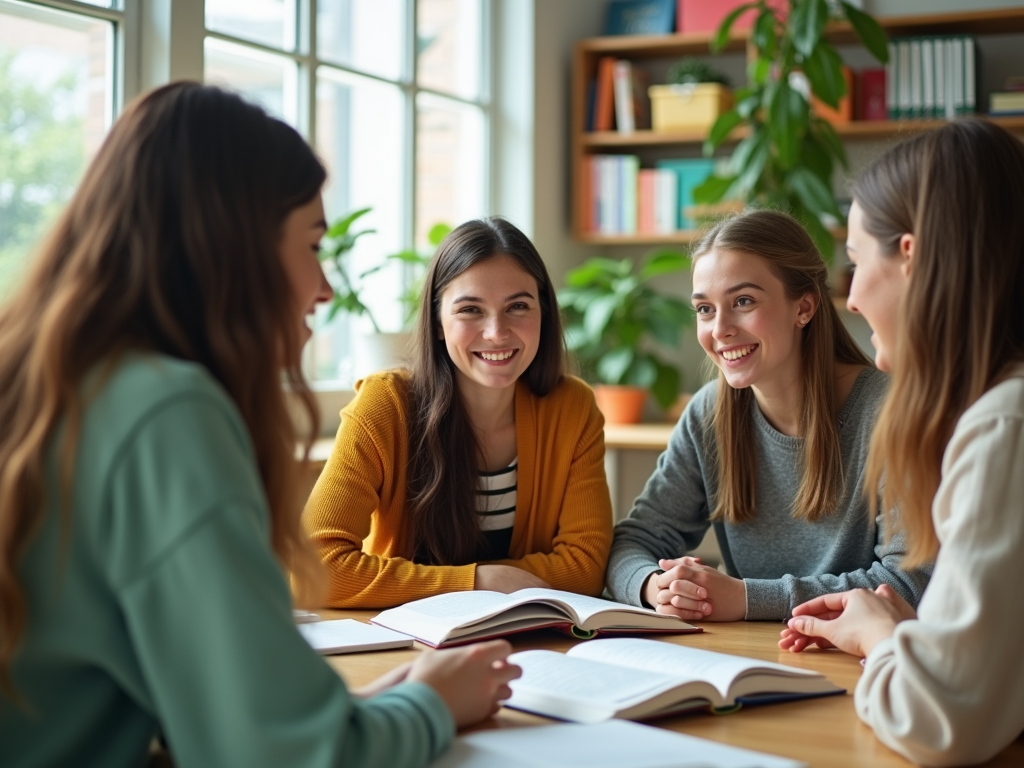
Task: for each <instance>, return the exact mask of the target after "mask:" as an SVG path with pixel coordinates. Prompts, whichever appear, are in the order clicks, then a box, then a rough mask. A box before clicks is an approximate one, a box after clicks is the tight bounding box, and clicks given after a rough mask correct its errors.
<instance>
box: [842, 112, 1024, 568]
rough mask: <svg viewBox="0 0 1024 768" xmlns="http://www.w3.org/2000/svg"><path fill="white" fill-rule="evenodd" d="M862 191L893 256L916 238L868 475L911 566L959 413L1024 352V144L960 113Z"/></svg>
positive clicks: (925, 555)
mask: <svg viewBox="0 0 1024 768" xmlns="http://www.w3.org/2000/svg"><path fill="white" fill-rule="evenodd" d="M853 198H854V200H856V201H857V203H858V204H859V205H860V207H861V209H862V210H863V211H864V229H865V230H866V231H867V233H868V234H869V235H871V236H872V237H874V238H875V239H876V240H878V241H879V243H880V245H881V248H882V252H883V255H884V256H887V257H890V258H892V257H895V256H896V254H897V253H898V251H899V241H900V238H901V237H902V236H903V235H904V234H908V233H909V234H913V235H914V237H915V242H914V252H913V259H912V262H911V267H910V281H909V283H908V285H907V288H906V293H905V294H904V296H903V300H902V302H901V304H900V309H899V313H900V318H899V322H898V324H897V330H896V340H895V349H894V350H893V354H892V386H891V387H890V388H889V393H888V395H887V397H886V401H885V405H884V406H883V407H882V411H881V413H880V414H879V416H878V422H877V423H876V425H875V431H874V433H873V435H872V439H871V450H870V453H869V454H868V463H867V471H866V474H865V481H866V488H867V489H868V490H869V491H870V489H876V488H878V486H879V482H880V481H881V480H882V479H883V477H884V480H885V483H884V488H883V493H882V500H883V503H884V505H885V508H886V509H888V510H893V509H898V510H899V517H898V519H896V520H894V521H892V522H893V523H894V525H895V526H900V527H902V528H903V529H904V530H905V531H906V534H907V546H908V550H907V556H906V557H905V558H904V560H903V565H904V567H912V566H915V565H920V564H921V563H925V562H928V561H930V560H932V559H933V558H934V557H935V555H936V554H937V553H938V550H939V540H938V537H937V536H936V534H935V528H934V527H933V524H932V515H931V506H932V500H933V498H934V496H935V493H936V491H937V490H938V487H939V482H940V480H941V479H942V456H943V454H944V453H945V450H946V444H947V443H948V442H949V439H950V437H952V435H953V430H954V429H955V427H956V423H957V421H958V420H959V418H960V416H961V415H962V414H963V412H964V411H965V410H967V409H968V408H969V407H970V406H971V404H972V403H974V402H975V401H976V400H977V399H978V398H979V397H981V396H982V395H983V394H984V393H985V392H986V391H987V390H988V389H990V388H991V387H992V386H993V385H994V384H996V383H997V382H998V380H999V379H1000V377H1001V376H1003V375H1004V374H1005V372H1006V369H1007V368H1008V367H1009V366H1012V365H1016V364H1018V363H1020V362H1021V361H1024V312H1022V311H1021V300H1022V298H1024V147H1022V146H1021V143H1020V141H1019V140H1018V139H1017V138H1016V137H1015V136H1013V135H1012V134H1011V133H1009V132H1008V131H1006V130H1005V129H1003V128H1000V127H999V126H997V125H993V124H992V123H988V122H985V121H982V120H958V121H956V122H952V123H950V124H948V125H946V126H944V127H943V128H940V129H939V130H937V131H933V132H931V133H926V134H922V135H920V136H917V137H914V138H912V139H908V140H907V141H906V142H904V143H902V144H899V145H897V146H896V147H894V148H893V149H891V150H889V151H888V152H887V153H886V154H884V155H883V156H882V157H880V158H878V160H876V161H875V162H874V163H872V164H871V166H869V167H868V169H867V170H865V171H864V173H863V174H862V175H861V177H860V178H859V179H858V180H857V182H856V183H855V184H854V185H853ZM894 311H895V310H894ZM868 496H869V498H870V499H871V503H872V507H873V508H874V507H875V506H876V505H877V498H876V494H875V492H873V491H872V492H869V493H868Z"/></svg>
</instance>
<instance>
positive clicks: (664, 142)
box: [571, 7, 1024, 246]
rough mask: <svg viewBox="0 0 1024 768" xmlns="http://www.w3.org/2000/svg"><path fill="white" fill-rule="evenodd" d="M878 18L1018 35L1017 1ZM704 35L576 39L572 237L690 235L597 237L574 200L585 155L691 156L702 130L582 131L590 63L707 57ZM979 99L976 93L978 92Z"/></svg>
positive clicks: (898, 25) (1019, 124)
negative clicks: (1014, 4)
mask: <svg viewBox="0 0 1024 768" xmlns="http://www.w3.org/2000/svg"><path fill="white" fill-rule="evenodd" d="M878 22H879V23H880V24H881V25H882V28H883V29H884V30H885V31H886V33H887V34H888V35H889V36H890V37H905V36H911V35H945V34H959V33H969V34H973V35H975V36H978V37H983V36H986V35H1005V34H1022V33H1024V7H1018V8H999V9H993V10H984V11H965V12H958V13H936V14H921V15H914V16H893V17H885V18H879V19H878ZM827 36H828V38H829V40H830V41H832V42H833V43H834V44H836V45H854V44H857V42H858V41H857V39H856V36H855V35H854V33H853V30H852V29H851V27H850V25H849V24H847V23H841V24H833V25H831V26H830V27H829V29H828V31H827ZM710 40H711V34H710V33H707V34H704V33H701V34H675V35H659V36H631V35H620V36H616V37H596V38H589V39H585V40H581V41H579V42H578V43H577V44H576V47H575V50H574V54H573V66H572V103H571V110H572V141H571V157H572V179H573V184H572V190H573V205H572V232H573V238H574V239H575V240H577V241H578V242H581V243H586V244H589V245H608V246H628V245H659V244H672V245H685V244H688V243H690V242H692V240H693V238H694V236H695V233H694V232H690V231H679V232H673V233H671V234H655V233H643V234H638V235H602V234H600V233H598V232H590V231H587V230H586V229H585V225H584V222H583V221H582V216H581V213H580V206H579V205H578V204H577V203H578V201H577V200H576V199H575V198H576V195H577V194H578V190H579V189H580V184H581V174H582V165H583V160H584V158H585V157H586V156H587V155H593V154H603V153H617V152H621V151H623V150H629V151H632V152H642V153H644V157H645V158H647V157H652V156H653V157H657V156H659V155H661V156H668V154H667V153H670V152H678V151H679V150H680V149H682V150H685V151H687V152H689V153H690V154H695V153H697V152H699V147H700V145H701V144H702V143H703V141H704V132H703V131H688V132H678V133H655V132H654V131H635V132H634V133H631V134H620V133H617V132H614V131H600V132H591V131H587V130H586V110H587V88H588V83H589V82H590V81H591V80H592V79H593V78H594V77H596V74H597V62H598V60H599V59H600V57H602V56H609V55H610V56H616V57H620V58H625V59H630V60H634V61H636V60H641V61H642V60H645V59H675V58H679V57H681V56H709V55H711V54H710V53H709V44H710ZM725 52H726V53H733V54H735V53H740V54H743V53H744V52H747V55H748V57H749V55H750V51H749V46H748V33H747V32H746V31H739V32H737V33H736V34H735V35H734V36H733V38H732V39H730V41H729V43H728V44H727V46H726V50H725ZM979 101H980V98H979ZM992 121H993V122H995V123H997V124H999V125H1002V126H1003V127H1005V128H1007V129H1008V130H1011V131H1014V132H1016V133H1022V134H1024V116H1013V117H997V118H992ZM943 122H944V121H943V120H899V121H882V120H879V121H853V122H850V123H846V124H838V125H836V126H835V128H836V132H837V133H838V134H839V136H840V137H841V138H843V139H844V140H845V141H847V142H856V141H871V140H888V139H898V138H901V137H904V136H909V135H911V134H914V133H919V132H921V131H927V130H931V129H933V128H937V127H939V126H941V125H942V124H943ZM745 135H746V133H745V131H744V130H743V129H742V128H741V129H737V130H736V131H735V132H734V133H733V135H732V136H731V137H730V140H732V141H739V140H740V139H742V138H743V137H744V136H745ZM834 234H835V235H836V236H837V238H841V237H845V230H839V229H837V230H834Z"/></svg>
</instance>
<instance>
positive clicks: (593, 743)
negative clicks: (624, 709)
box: [430, 720, 807, 768]
mask: <svg viewBox="0 0 1024 768" xmlns="http://www.w3.org/2000/svg"><path fill="white" fill-rule="evenodd" d="M806 765H807V764H806V763H802V762H800V761H799V760H790V759H788V758H784V757H775V756H774V755H768V754H765V753H764V752H754V751H752V750H749V749H740V748H739V747H731V746H729V745H727V744H719V743H718V742H715V741H708V740H707V739H698V738H697V737H695V736H685V735H683V734H681V733H673V732H672V731H666V730H664V729H663V728H652V727H650V726H647V725H638V724H637V723H626V722H623V721H622V720H614V721H612V722H609V723H601V724H599V725H564V724H563V725H537V726H527V727H522V728H498V729H493V730H487V731H475V732H474V733H469V734H466V735H465V736H460V737H458V738H457V739H455V742H454V743H453V744H452V746H451V747H450V748H449V749H448V751H446V752H445V753H444V754H442V755H441V756H440V757H439V758H437V760H435V761H434V762H433V763H431V764H430V768H622V767H623V766H629V768H698V767H699V768H806Z"/></svg>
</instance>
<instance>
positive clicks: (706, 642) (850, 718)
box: [319, 610, 1024, 768]
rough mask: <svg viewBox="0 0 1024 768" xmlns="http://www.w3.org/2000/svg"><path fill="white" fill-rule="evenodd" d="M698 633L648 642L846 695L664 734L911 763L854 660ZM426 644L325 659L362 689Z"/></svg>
mask: <svg viewBox="0 0 1024 768" xmlns="http://www.w3.org/2000/svg"><path fill="white" fill-rule="evenodd" d="M319 613H320V615H321V616H322V617H323V618H325V619H328V618H330V619H340V618H354V619H359V620H360V621H368V620H369V619H370V617H372V616H373V615H375V614H376V611H330V610H323V611H319ZM701 626H703V627H704V632H703V633H701V634H697V635H676V636H652V637H657V639H660V640H664V641H665V642H673V643H679V644H680V645H689V646H692V647H694V648H705V649H707V650H713V651H723V652H726V653H734V654H737V655H740V656H748V657H751V658H756V659H763V660H765V661H774V662H779V663H782V664H789V665H792V666H794V667H803V668H806V669H813V670H816V671H818V672H821V673H823V674H824V675H826V676H827V677H828V678H829V679H830V680H831V681H832V682H834V683H836V684H837V685H840V686H842V687H843V688H846V689H847V691H848V693H847V695H846V696H830V697H826V698H822V699H809V700H806V701H795V702H789V703H785V704H771V705H765V706H761V707H754V708H751V709H747V710H741V711H740V712H737V713H735V714H731V715H710V714H706V713H691V714H688V715H679V716H676V717H671V718H666V719H662V720H658V721H656V724H657V725H659V726H661V727H664V728H668V729H669V730H673V731H678V732H680V733H686V734H689V735H691V736H700V737H702V738H707V739H713V740H715V741H720V742H724V743H726V744H731V745H733V746H737V747H746V748H747V749H755V750H759V751H762V752H768V753H772V754H776V755H782V756H785V757H790V758H795V759H797V760H803V761H805V762H807V763H809V764H810V765H812V766H815V767H818V766H820V768H845V767H847V766H850V767H853V766H858V767H859V766H871V768H886V767H887V766H899V767H901V768H905V767H906V766H908V765H910V763H908V762H907V761H906V760H904V759H903V758H902V757H900V756H899V755H897V754H896V753H894V752H892V751H891V750H889V749H888V748H887V747H885V746H884V745H883V744H882V743H881V742H880V741H878V739H876V738H875V736H874V734H873V733H872V731H871V729H870V728H868V727H867V726H866V725H864V724H863V723H861V722H860V720H859V719H858V718H857V715H856V713H855V712H854V709H853V690H854V688H855V686H856V685H857V680H858V678H859V677H860V674H861V665H860V661H859V660H858V659H855V658H853V657H851V656H847V655H846V654H844V653H839V652H837V651H826V652H823V651H811V652H804V653H802V654H790V653H788V652H784V651H780V650H779V649H778V647H777V646H776V642H777V640H778V636H779V630H780V629H781V627H782V625H781V623H775V622H735V623H731V624H715V623H711V622H705V623H703V624H701ZM509 639H510V640H511V642H512V645H513V646H514V647H515V649H516V650H517V651H522V650H527V649H533V648H545V649H550V650H555V651H566V650H568V649H569V648H570V647H571V646H572V645H573V644H574V643H575V642H578V641H574V640H572V639H570V638H568V637H565V636H563V635H561V634H559V633H556V632H552V631H537V632H527V633H523V634H520V635H515V636H512V637H510V638H509ZM423 648H425V646H421V645H420V644H418V643H417V644H416V646H415V647H414V648H413V649H411V650H400V651H383V652H376V653H362V654H349V655H344V656H331V657H328V662H329V663H330V664H331V666H332V667H333V668H334V669H335V670H336V671H337V672H338V673H339V674H340V675H341V676H342V677H343V678H344V679H345V681H346V683H348V684H349V685H350V686H358V685H364V684H366V683H368V682H370V681H371V680H373V679H374V678H376V677H377V676H378V675H381V674H383V673H385V672H387V671H388V670H390V669H392V668H394V667H396V666H398V665H399V664H401V663H402V662H404V661H408V660H411V659H413V658H415V656H416V654H417V653H420V652H421V651H422V649H423ZM547 722H551V721H549V720H547V719H546V718H542V717H538V716H535V715H529V714H526V713H524V712H517V711H515V710H512V709H502V710H501V711H500V712H499V713H498V714H497V715H496V716H495V717H493V718H492V719H491V720H489V721H487V722H486V723H484V724H483V726H482V727H485V728H499V727H515V726H522V725H532V724H538V723H547ZM985 765H990V766H1018V767H1019V766H1022V765H1024V742H1022V741H1020V740H1018V741H1016V742H1014V743H1013V744H1011V745H1010V746H1009V747H1008V748H1007V749H1006V750H1004V751H1003V752H1002V753H1001V754H1000V755H999V756H997V757H996V758H995V759H994V760H992V761H991V762H989V763H986V764H985Z"/></svg>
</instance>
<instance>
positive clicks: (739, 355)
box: [693, 249, 816, 389]
mask: <svg viewBox="0 0 1024 768" xmlns="http://www.w3.org/2000/svg"><path fill="white" fill-rule="evenodd" d="M693 308H694V310H695V311H696V313H697V339H698V341H699V342H700V345H701V346H702V347H703V348H704V351H705V352H706V353H707V355H708V357H709V358H711V360H712V362H714V364H715V365H716V366H718V368H719V370H721V371H722V373H723V374H724V375H725V380H726V381H727V382H728V384H729V386H731V387H733V388H735V389H743V388H744V387H750V386H759V387H767V386H771V385H772V384H778V385H781V386H789V385H791V384H792V382H793V381H796V380H797V379H798V378H799V375H800V340H801V333H802V330H803V327H804V326H805V325H806V324H807V323H808V322H809V321H810V319H811V317H812V316H813V315H814V310H815V309H816V304H815V301H814V299H813V298H812V297H811V296H810V295H808V296H804V297H801V298H798V299H795V300H794V299H790V298H789V297H787V296H786V289H785V286H784V285H783V284H782V281H781V280H779V278H777V277H776V276H775V275H774V274H773V273H772V271H771V268H770V267H769V266H768V262H767V261H766V260H765V259H764V258H762V257H760V256H756V255H753V254H750V253H743V252H739V251H729V250H720V249H712V250H711V251H710V252H708V253H706V254H704V255H703V256H699V257H697V260H696V261H695V262H694V266H693Z"/></svg>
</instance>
